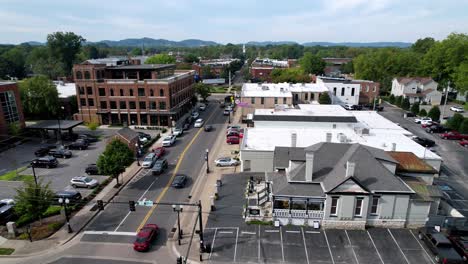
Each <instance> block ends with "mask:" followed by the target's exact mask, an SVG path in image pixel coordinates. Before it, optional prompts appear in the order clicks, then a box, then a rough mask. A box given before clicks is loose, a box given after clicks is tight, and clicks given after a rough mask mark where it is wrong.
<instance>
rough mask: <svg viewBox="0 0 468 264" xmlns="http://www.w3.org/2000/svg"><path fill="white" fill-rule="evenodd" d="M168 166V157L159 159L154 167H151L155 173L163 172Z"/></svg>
mask: <svg viewBox="0 0 468 264" xmlns="http://www.w3.org/2000/svg"><path fill="white" fill-rule="evenodd" d="M168 166H169V164H168V162H167V160H166V159H158V160H157V161H156V162H155V163H154V165H153V168H151V172H152V174H153V175H158V174H161V173H163V172H164V171H165V170H166V169H167V167H168Z"/></svg>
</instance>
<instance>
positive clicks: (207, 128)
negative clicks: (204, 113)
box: [203, 125, 213, 132]
mask: <svg viewBox="0 0 468 264" xmlns="http://www.w3.org/2000/svg"><path fill="white" fill-rule="evenodd" d="M203 129H204V130H205V131H206V132H210V131H211V130H213V126H212V125H206V126H205V127H204V128H203Z"/></svg>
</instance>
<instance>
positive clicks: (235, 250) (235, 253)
mask: <svg viewBox="0 0 468 264" xmlns="http://www.w3.org/2000/svg"><path fill="white" fill-rule="evenodd" d="M238 238H239V228H237V231H236V245H235V246H234V262H236V255H237V239H238Z"/></svg>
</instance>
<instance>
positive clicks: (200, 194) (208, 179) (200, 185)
mask: <svg viewBox="0 0 468 264" xmlns="http://www.w3.org/2000/svg"><path fill="white" fill-rule="evenodd" d="M231 120H232V122H231V124H230V125H241V126H242V127H244V128H245V125H242V124H241V122H240V120H241V111H240V110H239V109H237V111H236V112H235V113H234V116H233V117H232V119H231ZM228 125H229V124H224V125H223V127H222V128H221V130H222V131H221V133H220V134H219V136H218V138H217V139H216V142H215V148H214V149H213V150H212V151H211V152H210V160H209V169H210V173H209V174H207V173H206V163H205V165H204V166H203V167H202V169H201V171H200V174H199V175H198V178H197V181H196V182H195V186H194V188H193V189H192V193H191V196H192V198H191V199H190V203H197V202H198V201H201V204H202V223H203V228H205V227H206V223H207V221H208V215H209V214H210V212H211V201H212V199H213V197H214V193H215V191H216V181H217V180H219V179H221V175H223V174H227V173H235V172H238V171H239V170H240V166H237V167H216V166H215V165H214V160H215V159H217V158H219V157H221V156H226V157H234V156H235V155H236V154H232V151H239V146H240V145H228V144H226V141H225V133H224V131H225V130H226V129H227V126H228ZM190 211H192V210H190ZM193 211H195V210H193ZM196 219H197V214H195V213H189V214H182V215H181V229H182V230H183V231H184V235H183V239H182V241H181V246H179V245H178V242H177V240H178V239H177V232H174V235H173V237H172V238H169V246H170V247H172V250H173V251H174V254H175V255H176V256H184V257H185V255H186V252H187V249H188V246H189V242H190V238H191V236H192V233H191V231H192V229H193V225H194V224H195V220H196ZM175 227H177V225H175ZM198 229H199V228H198V224H197V227H196V230H198ZM207 256H208V254H206V253H205V254H203V258H204V261H206V257H207ZM199 258H200V253H199V236H198V234H195V235H194V237H193V241H192V245H191V248H190V254H189V260H188V263H199Z"/></svg>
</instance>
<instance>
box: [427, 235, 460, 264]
mask: <svg viewBox="0 0 468 264" xmlns="http://www.w3.org/2000/svg"><path fill="white" fill-rule="evenodd" d="M418 237H419V239H421V240H422V241H424V243H425V244H426V245H427V247H428V248H429V250H430V251H431V252H432V253H433V254H434V255H435V260H436V262H437V263H447V264H448V263H460V264H461V263H463V259H462V257H461V256H460V255H459V254H458V253H457V251H455V249H454V247H453V245H452V243H451V242H450V240H449V239H448V238H447V237H446V236H445V235H444V234H442V233H441V232H438V231H437V230H435V229H434V228H431V227H426V228H422V229H420V230H419V231H418Z"/></svg>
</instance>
